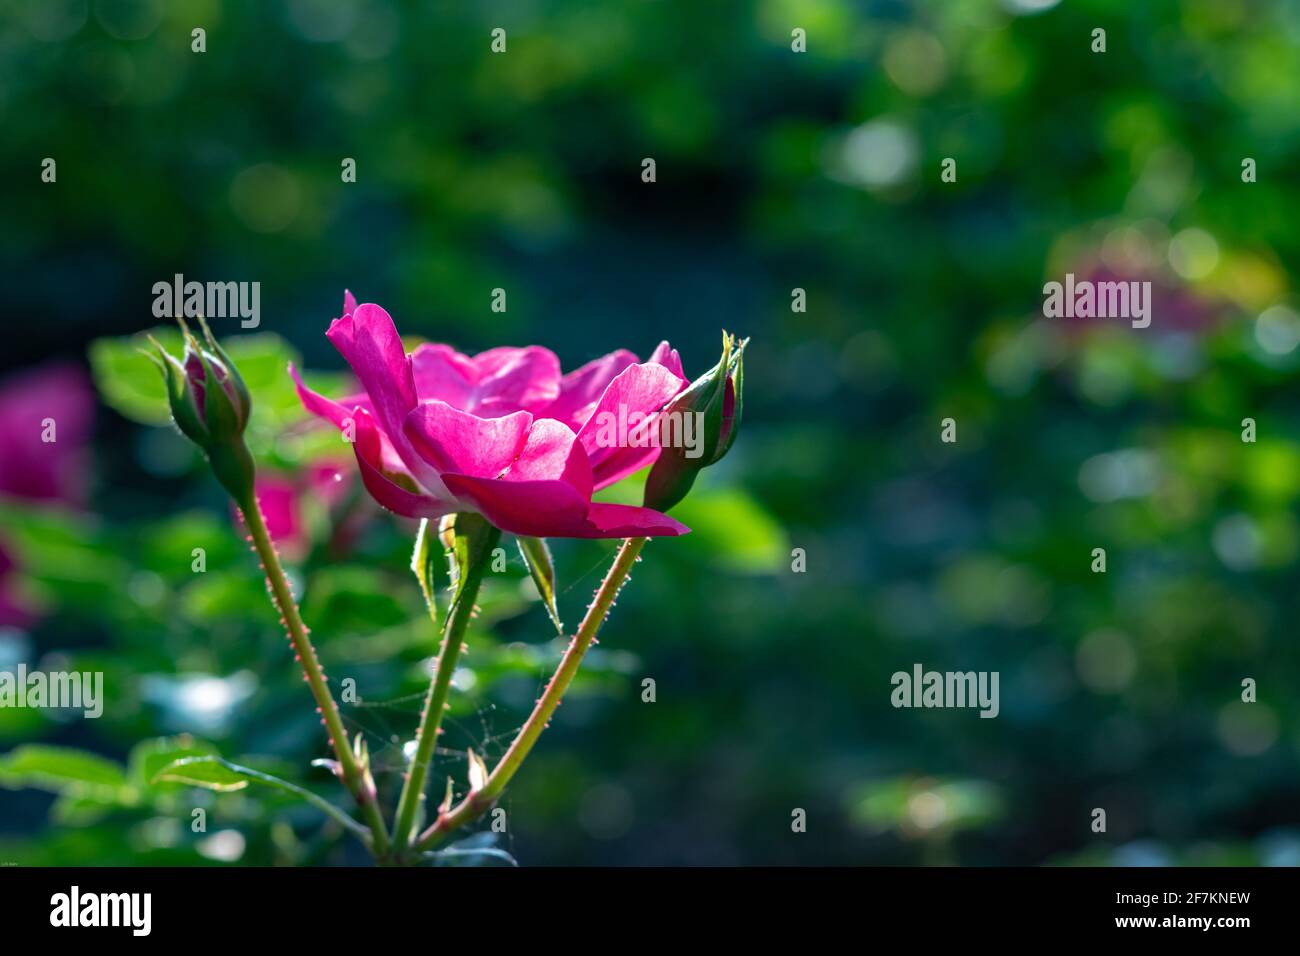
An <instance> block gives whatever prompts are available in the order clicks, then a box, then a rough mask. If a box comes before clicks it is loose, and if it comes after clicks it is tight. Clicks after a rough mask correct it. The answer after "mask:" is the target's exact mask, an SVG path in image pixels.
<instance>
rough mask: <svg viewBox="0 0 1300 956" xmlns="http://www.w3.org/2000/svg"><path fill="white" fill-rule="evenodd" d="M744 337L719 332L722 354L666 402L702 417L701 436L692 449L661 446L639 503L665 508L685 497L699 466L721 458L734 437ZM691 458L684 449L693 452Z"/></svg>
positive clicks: (739, 404)
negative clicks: (741, 338) (694, 454)
mask: <svg viewBox="0 0 1300 956" xmlns="http://www.w3.org/2000/svg"><path fill="white" fill-rule="evenodd" d="M748 344H749V339H745V340H744V341H743V342H740V343H737V342H736V337H735V336H734V335H728V334H727V333H726V332H723V333H722V357H721V358H720V359H719V360H718V364H717V365H715V366H713V368H711V369H709V370H708V371H707V372H705V373H704V374H703V375H701V376H700V377H699V378H697V379H696V380H695V381H694V382H692V383H691V384H690V386H689V387H688V388H687V389H686V391H684V392H682V393H681V394H680V395H678V396H677V397H676V398H675V399H673V400H672V402H670V403H669V405H668V407H667V409H665V411H666V412H669V413H671V412H679V413H681V414H682V415H683V416H684V415H688V414H697V413H698V414H699V415H701V416H702V419H701V421H702V423H703V435H702V442H701V444H700V446H699V447H698V448H687V447H684V446H674V447H666V448H664V449H663V450H662V451H660V452H659V458H658V460H657V461H656V462H655V464H654V467H653V468H651V469H650V475H649V477H648V478H647V479H646V485H645V501H644V503H645V506H646V507H647V508H653V509H654V510H656V511H667V510H668V509H669V508H671V507H672V506H673V505H675V504H677V503H678V502H680V501H681V500H682V499H683V498H685V497H686V494H687V492H689V491H690V490H691V485H693V484H694V483H695V476H696V475H698V474H699V473H700V471H702V470H703V469H705V468H707V467H708V466H709V465H712V464H713V463H714V462H717V461H719V460H721V458H722V456H723V455H725V454H726V453H727V452H728V451H729V450H730V449H731V445H732V443H733V442H735V440H736V433H737V432H738V431H739V430H740V413H741V408H742V406H743V398H744V383H745V371H744V368H745V366H744V358H745V346H746V345H748ZM697 451H698V454H697V455H696V456H695V457H690V456H688V454H687V453H688V452H692V453H694V452H697Z"/></svg>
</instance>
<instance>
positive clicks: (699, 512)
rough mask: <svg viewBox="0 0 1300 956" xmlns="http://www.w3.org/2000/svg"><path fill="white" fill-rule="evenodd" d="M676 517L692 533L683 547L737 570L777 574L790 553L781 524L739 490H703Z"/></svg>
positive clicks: (686, 503)
mask: <svg viewBox="0 0 1300 956" xmlns="http://www.w3.org/2000/svg"><path fill="white" fill-rule="evenodd" d="M673 514H674V515H675V516H676V517H677V519H678V520H679V521H681V522H682V524H684V525H686V526H687V527H688V528H690V529H691V533H690V534H689V535H686V537H684V538H682V539H681V540H682V541H683V542H684V544H683V546H684V547H686V548H689V549H691V551H692V552H698V553H700V554H703V555H706V556H707V557H708V559H709V560H710V561H713V562H716V563H717V564H720V565H723V566H724V567H727V568H729V569H731V570H734V571H743V572H751V573H764V572H773V571H776V570H777V568H778V567H779V566H780V564H781V561H782V560H783V558H784V557H785V556H786V555H788V554H789V548H788V547H787V543H786V537H785V532H784V531H783V530H782V528H781V525H780V524H779V523H778V522H777V521H776V520H775V519H774V518H773V517H772V516H771V515H770V514H768V513H767V511H766V510H764V508H763V506H762V505H760V504H759V503H758V502H757V501H756V500H754V498H752V497H750V496H749V495H748V494H747V493H746V492H745V491H743V490H742V489H739V488H699V489H696V491H695V492H694V493H693V494H692V495H691V496H690V497H689V498H687V499H686V500H685V501H683V502H682V503H681V504H680V505H678V506H677V508H676V509H675V510H674V512H673Z"/></svg>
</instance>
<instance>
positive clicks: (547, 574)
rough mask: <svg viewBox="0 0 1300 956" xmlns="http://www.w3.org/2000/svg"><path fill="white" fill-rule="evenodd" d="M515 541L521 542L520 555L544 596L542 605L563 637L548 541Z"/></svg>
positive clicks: (562, 625)
mask: <svg viewBox="0 0 1300 956" xmlns="http://www.w3.org/2000/svg"><path fill="white" fill-rule="evenodd" d="M515 540H516V541H517V542H519V553H520V554H522V555H523V556H524V563H525V564H527V565H528V573H529V574H531V575H532V576H533V583H534V584H535V585H537V593H538V594H540V595H541V596H542V603H544V604H545V605H546V613H547V614H549V615H550V617H551V622H552V623H553V624H554V625H555V630H556V632H557V633H559V635H560V636H561V637H563V636H564V622H562V621H561V620H560V609H559V607H558V606H557V605H556V601H555V597H556V595H555V562H554V561H552V560H551V549H550V548H548V547H547V546H546V541H545V540H543V539H542V538H529V537H525V536H521V535H516V536H515Z"/></svg>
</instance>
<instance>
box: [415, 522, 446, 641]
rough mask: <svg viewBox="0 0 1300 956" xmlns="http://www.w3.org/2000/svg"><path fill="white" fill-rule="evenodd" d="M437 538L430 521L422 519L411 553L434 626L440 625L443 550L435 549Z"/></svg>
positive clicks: (416, 576)
mask: <svg viewBox="0 0 1300 956" xmlns="http://www.w3.org/2000/svg"><path fill="white" fill-rule="evenodd" d="M435 540H436V539H435V536H434V534H433V532H432V529H431V528H430V527H429V519H428V518H421V519H420V530H419V531H417V532H416V533H415V549H414V551H412V552H411V571H412V573H413V574H414V575H415V579H416V580H417V581H419V582H420V591H421V592H422V593H423V594H424V603H425V604H426V605H428V608H429V617H430V618H432V619H433V623H434V626H435V627H436V626H437V624H438V599H437V593H438V589H437V586H436V584H435V583H434V582H435V581H436V580H437V574H438V567H439V565H438V562H439V561H441V560H442V554H441V549H439V548H437V547H435V545H434V541H435Z"/></svg>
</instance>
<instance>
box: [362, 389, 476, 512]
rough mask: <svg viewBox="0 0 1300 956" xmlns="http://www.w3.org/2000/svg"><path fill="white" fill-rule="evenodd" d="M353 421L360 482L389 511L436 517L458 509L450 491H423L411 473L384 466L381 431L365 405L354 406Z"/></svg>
mask: <svg viewBox="0 0 1300 956" xmlns="http://www.w3.org/2000/svg"><path fill="white" fill-rule="evenodd" d="M356 423H357V440H356V443H355V445H354V446H353V450H354V451H355V452H356V456H357V465H358V466H359V467H360V469H361V482H362V484H364V485H365V486H366V491H368V492H370V496H371V497H372V498H374V499H375V500H376V501H378V502H379V503H380V504H381V505H383V506H384V507H385V508H387V509H388V510H389V511H392V512H394V513H396V514H399V515H402V516H404V517H407V518H437V517H441V516H442V515H445V514H450V513H452V512H453V511H456V510H457V509H458V505H457V503H456V502H455V501H453V500H452V499H451V496H450V495H447V494H441V495H433V494H425V493H422V492H421V491H419V490H418V489H417V488H416V487H415V482H414V480H413V479H412V478H411V476H410V475H408V474H405V473H402V472H393V471H389V470H387V469H386V468H384V466H383V435H382V434H381V433H380V431H379V428H378V426H377V425H376V424H375V420H374V419H373V418H372V417H371V415H370V414H369V413H368V412H366V411H365V409H361V408H358V409H357V410H356ZM408 485H409V486H410V487H407V486H408ZM437 487H438V490H439V491H444V490H445V486H444V485H443V484H442V482H441V481H439V482H438V485H437Z"/></svg>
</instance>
